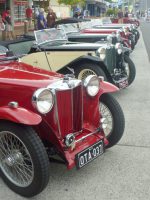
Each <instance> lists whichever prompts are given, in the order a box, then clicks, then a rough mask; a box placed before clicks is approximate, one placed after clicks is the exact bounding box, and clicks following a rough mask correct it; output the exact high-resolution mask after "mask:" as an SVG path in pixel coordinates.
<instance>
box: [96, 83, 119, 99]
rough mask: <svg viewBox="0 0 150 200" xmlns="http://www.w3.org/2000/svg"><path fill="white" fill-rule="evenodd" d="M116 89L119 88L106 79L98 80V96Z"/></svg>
mask: <svg viewBox="0 0 150 200" xmlns="http://www.w3.org/2000/svg"><path fill="white" fill-rule="evenodd" d="M117 91H119V88H118V87H116V86H115V85H113V84H111V83H109V82H106V81H102V82H100V96H101V95H102V94H104V93H112V92H117Z"/></svg>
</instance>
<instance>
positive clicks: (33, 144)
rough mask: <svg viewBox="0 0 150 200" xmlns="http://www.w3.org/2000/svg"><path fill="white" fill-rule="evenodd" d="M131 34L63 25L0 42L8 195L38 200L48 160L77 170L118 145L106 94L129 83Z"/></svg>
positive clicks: (0, 155)
mask: <svg viewBox="0 0 150 200" xmlns="http://www.w3.org/2000/svg"><path fill="white" fill-rule="evenodd" d="M137 28H138V26H137V25H136V24H134V23H133V24H132V23H131V24H117V23H116V24H112V23H110V21H109V20H108V19H107V20H106V19H104V20H100V19H99V20H91V21H78V20H77V19H64V20H60V21H57V23H56V28H52V29H46V30H40V31H35V32H34V35H32V34H31V35H24V36H22V37H21V38H19V39H17V40H14V41H1V42H0V91H1V101H0V119H1V120H0V172H1V177H2V178H3V180H4V181H5V182H6V184H7V185H8V186H9V187H10V188H11V189H12V190H13V191H15V192H16V193H18V194H20V195H22V196H26V197H32V196H34V195H37V194H38V193H40V192H41V191H42V190H43V189H44V188H45V187H46V185H47V183H48V180H49V173H50V171H49V161H50V162H59V163H62V164H65V165H66V166H67V168H68V169H71V168H73V167H74V166H76V167H77V169H80V168H82V167H84V166H85V165H86V164H88V163H89V162H91V161H92V160H94V159H95V158H97V157H98V156H100V155H102V154H103V153H104V152H105V149H107V148H110V147H112V146H114V145H115V144H116V143H117V142H118V141H119V140H120V139H121V137H122V135H123V132H124V126H125V120H124V114H123V111H122V109H121V107H120V105H119V103H118V102H117V100H116V99H115V98H114V97H113V96H111V94H110V93H113V92H117V91H118V90H119V89H125V88H126V87H128V86H129V85H131V84H132V83H133V81H134V79H135V75H136V68H135V65H134V63H133V61H132V60H131V58H130V54H131V52H132V51H133V49H134V48H135V45H136V43H137V41H138V39H139V37H140V35H139V31H138V29H137ZM56 155H57V159H56ZM58 156H59V158H58Z"/></svg>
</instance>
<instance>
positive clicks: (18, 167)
mask: <svg viewBox="0 0 150 200" xmlns="http://www.w3.org/2000/svg"><path fill="white" fill-rule="evenodd" d="M0 174H1V177H2V178H3V180H4V182H5V183H6V184H7V185H8V187H9V188H10V189H12V190H13V191H14V192H16V193H18V194H20V195H22V196H25V197H32V196H34V195H37V194H38V193H40V192H41V191H42V190H43V189H44V188H45V187H46V185H47V183H48V180H49V160H48V156H47V153H46V150H45V148H44V145H43V143H42V142H41V140H40V138H39V137H38V135H37V134H36V133H35V131H34V130H33V129H32V128H31V127H27V126H21V125H17V124H13V123H10V122H2V123H0Z"/></svg>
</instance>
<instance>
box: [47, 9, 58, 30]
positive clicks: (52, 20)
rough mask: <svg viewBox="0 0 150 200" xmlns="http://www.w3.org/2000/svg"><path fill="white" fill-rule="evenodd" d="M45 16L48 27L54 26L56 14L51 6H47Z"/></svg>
mask: <svg viewBox="0 0 150 200" xmlns="http://www.w3.org/2000/svg"><path fill="white" fill-rule="evenodd" d="M46 18H47V27H48V28H54V25H55V21H56V19H57V16H56V14H55V12H54V11H53V10H52V9H51V8H49V10H48V14H47V17H46Z"/></svg>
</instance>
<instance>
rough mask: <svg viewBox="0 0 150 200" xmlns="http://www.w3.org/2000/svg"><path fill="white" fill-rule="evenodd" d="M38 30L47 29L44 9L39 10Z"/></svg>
mask: <svg viewBox="0 0 150 200" xmlns="http://www.w3.org/2000/svg"><path fill="white" fill-rule="evenodd" d="M37 28H38V30H42V29H45V28H47V22H46V19H45V17H44V8H40V9H39V15H38V17H37Z"/></svg>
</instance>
